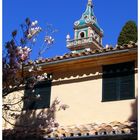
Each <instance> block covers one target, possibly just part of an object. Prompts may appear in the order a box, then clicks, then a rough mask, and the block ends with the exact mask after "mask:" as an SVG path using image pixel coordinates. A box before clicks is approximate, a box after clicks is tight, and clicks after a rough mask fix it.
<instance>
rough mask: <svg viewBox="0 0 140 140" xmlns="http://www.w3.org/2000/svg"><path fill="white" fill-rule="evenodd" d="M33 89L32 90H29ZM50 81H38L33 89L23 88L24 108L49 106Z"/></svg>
mask: <svg viewBox="0 0 140 140" xmlns="http://www.w3.org/2000/svg"><path fill="white" fill-rule="evenodd" d="M31 90H34V92H31ZM50 97H51V81H48V80H46V81H41V82H38V83H37V84H36V85H35V86H34V89H29V88H26V89H25V100H24V107H23V109H24V110H32V109H43V108H49V107H50Z"/></svg>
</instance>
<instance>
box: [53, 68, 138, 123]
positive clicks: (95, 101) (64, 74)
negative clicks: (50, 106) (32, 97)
mask: <svg viewBox="0 0 140 140" xmlns="http://www.w3.org/2000/svg"><path fill="white" fill-rule="evenodd" d="M101 74H102V72H101V67H96V68H95V67H91V68H86V69H80V70H73V71H61V72H60V73H56V74H55V75H54V78H55V77H56V78H55V79H56V80H54V82H53V87H52V94H51V100H52V101H53V100H54V99H55V98H56V97H59V99H60V100H61V101H62V102H63V103H66V104H68V105H69V106H70V107H69V108H68V109H67V110H66V111H63V112H58V113H57V115H56V118H57V120H58V122H60V124H61V125H72V124H85V123H93V122H96V123H105V122H111V121H121V122H122V121H127V120H129V119H130V118H131V119H136V117H137V115H136V112H137V111H136V110H137V109H136V99H131V100H121V101H112V102H102V78H101ZM74 79H76V80H74ZM61 83H63V84H61ZM135 93H136V97H137V74H136V75H135Z"/></svg>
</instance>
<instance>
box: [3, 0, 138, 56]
mask: <svg viewBox="0 0 140 140" xmlns="http://www.w3.org/2000/svg"><path fill="white" fill-rule="evenodd" d="M87 1H88V0H3V44H4V42H6V41H8V40H9V39H10V38H11V32H12V31H13V30H14V29H20V26H19V25H20V24H21V23H23V22H24V20H25V18H26V17H29V18H30V19H31V20H38V22H39V25H40V26H41V27H42V28H43V29H44V30H45V28H46V23H50V24H52V25H53V27H54V28H56V29H58V32H57V33H56V34H55V35H54V38H55V43H54V45H53V46H52V47H51V48H50V49H49V50H47V52H45V53H44V54H43V57H53V56H56V55H63V54H64V53H67V52H69V50H68V49H67V48H66V35H67V33H69V34H70V36H71V38H73V35H74V31H73V23H74V22H75V21H76V20H78V19H80V17H81V15H82V13H83V12H84V11H85V8H86V5H87ZM93 4H94V13H95V16H96V18H97V20H98V23H99V25H100V27H101V28H102V29H103V30H104V37H103V45H104V46H105V45H106V44H111V45H113V46H114V45H115V44H116V43H117V38H118V36H119V33H120V31H121V29H122V27H123V26H124V24H125V23H126V22H127V21H128V20H134V21H135V22H136V23H137V22H138V19H137V16H138V15H137V0H93ZM44 30H43V31H44ZM44 34H45V32H42V33H41V34H40V36H39V38H38V40H37V41H38V42H37V44H36V46H34V48H33V53H32V57H31V58H32V59H35V58H36V57H37V52H38V50H39V48H40V47H41V45H42V40H43V36H44Z"/></svg>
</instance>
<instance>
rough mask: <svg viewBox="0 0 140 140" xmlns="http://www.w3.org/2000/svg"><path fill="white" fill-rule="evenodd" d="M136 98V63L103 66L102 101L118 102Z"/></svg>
mask: <svg viewBox="0 0 140 140" xmlns="http://www.w3.org/2000/svg"><path fill="white" fill-rule="evenodd" d="M134 97H135V77H134V62H126V63H119V64H113V65H105V66H103V95H102V101H116V100H124V99H132V98H134Z"/></svg>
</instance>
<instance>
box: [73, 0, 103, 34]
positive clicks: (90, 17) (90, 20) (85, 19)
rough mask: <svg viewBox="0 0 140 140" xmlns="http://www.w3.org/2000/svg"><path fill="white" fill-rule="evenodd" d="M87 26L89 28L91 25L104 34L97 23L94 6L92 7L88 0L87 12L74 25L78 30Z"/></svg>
mask: <svg viewBox="0 0 140 140" xmlns="http://www.w3.org/2000/svg"><path fill="white" fill-rule="evenodd" d="M87 24H88V26H89V24H91V25H93V26H94V27H95V28H97V29H98V30H99V31H100V32H103V30H102V29H101V28H100V26H99V25H98V23H97V19H96V17H95V15H94V12H93V5H92V1H91V0H88V4H87V7H86V10H85V12H84V13H83V14H82V17H81V19H80V20H78V21H76V22H75V23H74V25H75V27H76V28H81V27H84V26H87Z"/></svg>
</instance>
